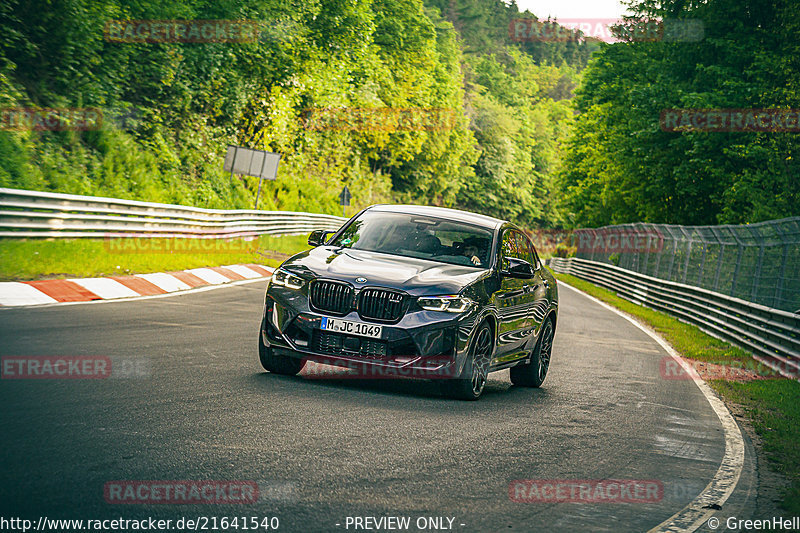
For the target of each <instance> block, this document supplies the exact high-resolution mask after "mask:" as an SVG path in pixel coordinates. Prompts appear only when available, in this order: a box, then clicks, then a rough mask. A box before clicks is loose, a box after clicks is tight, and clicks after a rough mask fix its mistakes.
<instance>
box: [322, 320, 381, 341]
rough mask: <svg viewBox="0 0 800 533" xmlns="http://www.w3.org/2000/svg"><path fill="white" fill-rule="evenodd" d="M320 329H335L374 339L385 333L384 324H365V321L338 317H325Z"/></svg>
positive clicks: (337, 331) (339, 331) (338, 331)
mask: <svg viewBox="0 0 800 533" xmlns="http://www.w3.org/2000/svg"><path fill="white" fill-rule="evenodd" d="M320 329H323V330H325V331H335V332H336V333H347V334H348V335H358V336H360V337H370V338H372V339H380V338H381V334H382V333H383V326H376V325H374V324H364V323H363V322H351V321H350V320H339V319H338V318H323V319H322V323H321V324H320Z"/></svg>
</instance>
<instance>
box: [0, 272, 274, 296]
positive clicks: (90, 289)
mask: <svg viewBox="0 0 800 533" xmlns="http://www.w3.org/2000/svg"><path fill="white" fill-rule="evenodd" d="M272 271H273V269H272V268H270V267H265V266H262V265H254V264H247V265H228V266H222V267H207V268H193V269H191V270H182V271H180V272H168V273H165V272H157V273H155V274H137V275H135V276H111V277H109V278H85V279H46V280H41V281H6V282H0V307H19V306H27V305H44V304H56V303H65V302H91V301H94V300H113V299H117V298H137V297H141V296H158V295H163V294H169V293H173V292H179V291H186V290H190V289H195V288H198V287H205V286H211V285H222V284H224V283H232V282H236V281H247V280H258V279H263V278H266V277H268V276H270V275H272Z"/></svg>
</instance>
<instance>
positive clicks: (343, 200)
mask: <svg viewBox="0 0 800 533" xmlns="http://www.w3.org/2000/svg"><path fill="white" fill-rule="evenodd" d="M352 197H353V195H352V194H350V189H348V188H347V185H345V186H344V189H342V192H341V193H339V205H340V206H342V216H343V217H345V218H346V217H347V215H345V207H347V206H349V205H350V198H352Z"/></svg>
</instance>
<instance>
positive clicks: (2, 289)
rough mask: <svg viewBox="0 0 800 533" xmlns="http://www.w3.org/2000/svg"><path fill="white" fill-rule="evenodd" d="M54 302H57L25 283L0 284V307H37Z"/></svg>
mask: <svg viewBox="0 0 800 533" xmlns="http://www.w3.org/2000/svg"><path fill="white" fill-rule="evenodd" d="M56 302H57V300H54V299H53V298H50V297H49V296H48V295H46V294H45V293H43V292H42V291H40V290H38V289H36V288H35V287H33V286H31V285H28V284H27V283H19V282H17V281H4V282H0V305H38V304H52V303H56Z"/></svg>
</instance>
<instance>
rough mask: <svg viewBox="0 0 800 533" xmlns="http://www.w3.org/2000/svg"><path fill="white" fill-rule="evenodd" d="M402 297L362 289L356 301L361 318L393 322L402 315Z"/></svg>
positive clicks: (395, 294) (380, 290)
mask: <svg viewBox="0 0 800 533" xmlns="http://www.w3.org/2000/svg"><path fill="white" fill-rule="evenodd" d="M403 300H404V298H403V295H402V294H400V293H398V292H394V291H386V290H382V289H364V290H363V291H361V295H360V296H359V301H358V314H359V315H360V316H361V318H365V319H371V320H380V321H384V322H394V321H396V320H398V319H399V318H400V317H401V316H402V314H403Z"/></svg>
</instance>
